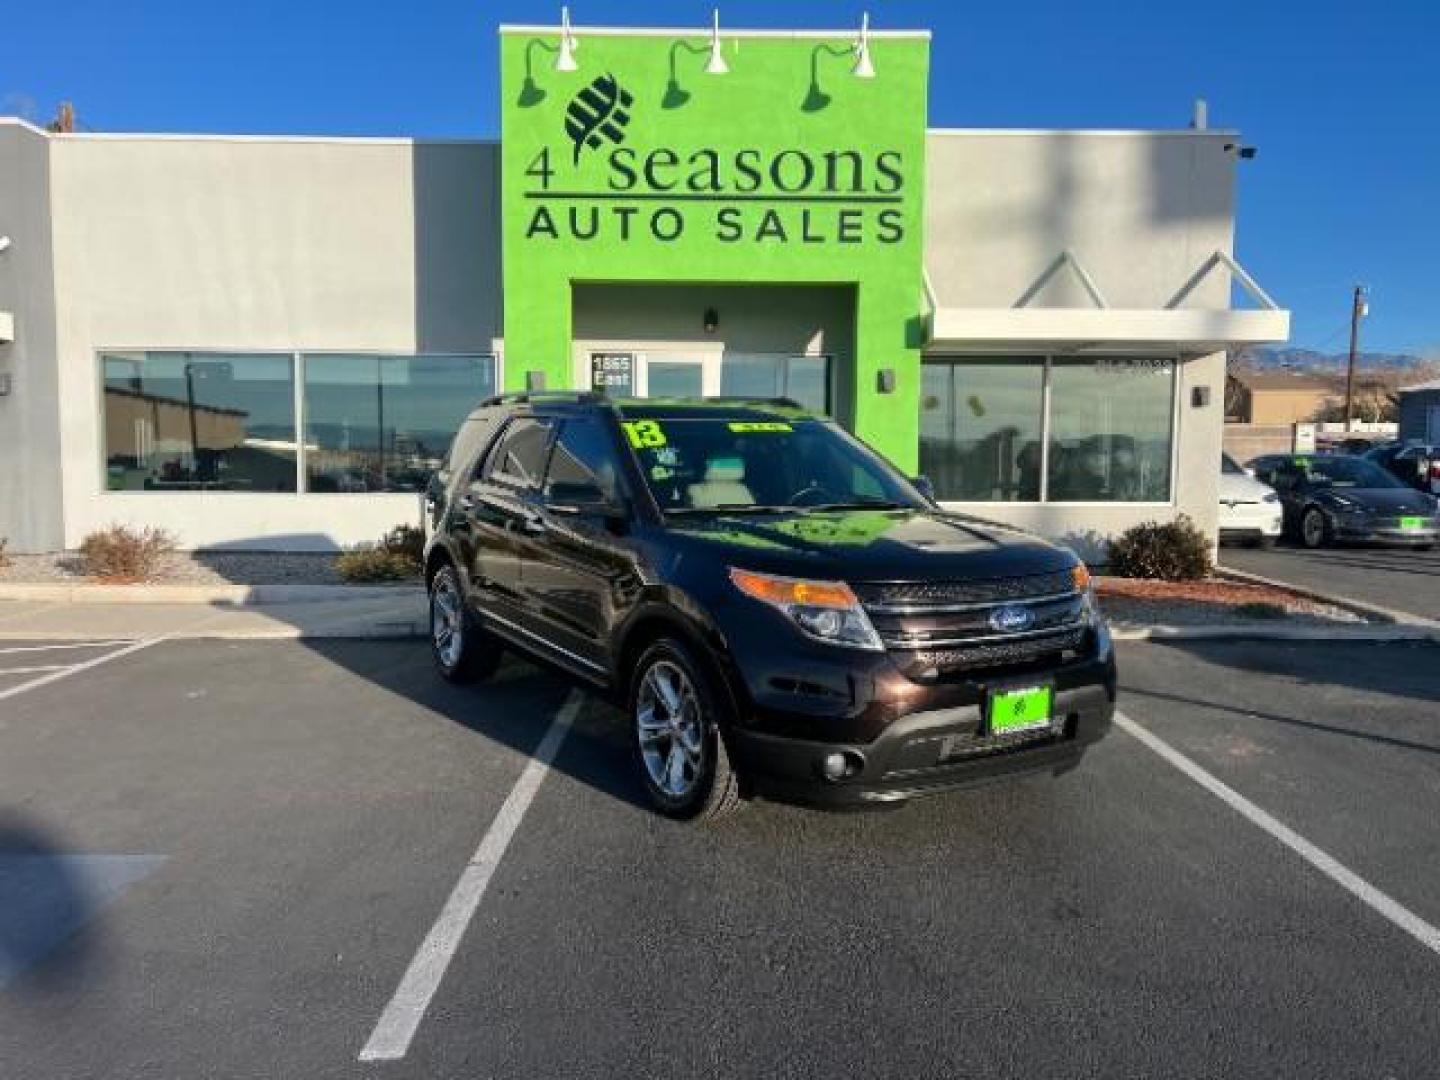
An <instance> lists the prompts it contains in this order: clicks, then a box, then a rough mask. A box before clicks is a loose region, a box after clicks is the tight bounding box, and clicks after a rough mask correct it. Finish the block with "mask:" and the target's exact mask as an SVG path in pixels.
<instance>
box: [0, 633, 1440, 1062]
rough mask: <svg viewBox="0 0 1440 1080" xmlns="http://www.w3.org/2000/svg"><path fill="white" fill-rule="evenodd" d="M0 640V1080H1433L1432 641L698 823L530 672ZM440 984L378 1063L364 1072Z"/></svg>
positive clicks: (1245, 646) (1190, 677) (1243, 674)
mask: <svg viewBox="0 0 1440 1080" xmlns="http://www.w3.org/2000/svg"><path fill="white" fill-rule="evenodd" d="M0 649H4V650H10V651H5V652H0V669H14V668H21V667H32V668H33V667H44V666H47V665H48V666H53V667H54V668H55V670H54V671H51V672H48V673H47V672H26V673H22V674H18V675H17V674H9V675H5V676H3V678H5V679H8V680H9V681H8V682H4V683H0V793H3V794H0V1074H3V1075H6V1076H27V1077H28V1076H35V1077H40V1076H55V1077H60V1076H63V1077H67V1078H81V1077H101V1076H104V1077H151V1076H154V1077H175V1076H206V1077H231V1076H236V1077H239V1076H244V1077H254V1076H284V1077H290V1076H295V1077H305V1078H320V1077H342V1076H381V1077H389V1076H395V1077H406V1076H425V1077H452V1076H454V1077H458V1076H467V1077H468V1076H496V1077H512V1076H526V1077H529V1076H535V1077H547V1078H549V1077H569V1076H575V1077H580V1076H585V1077H594V1076H617V1077H619V1076H623V1077H635V1076H666V1077H668V1076H681V1075H686V1076H695V1075H707V1076H787V1077H788V1076H827V1077H830V1076H837V1075H838V1076H852V1075H853V1076H947V1077H956V1076H987V1077H988V1076H1026V1077H1039V1076H1200V1075H1204V1076H1222V1075H1223V1076H1264V1077H1279V1076H1294V1077H1316V1076H1373V1077H1422V1076H1433V1075H1434V1073H1435V1061H1436V1060H1437V1059H1440V1029H1437V1026H1436V1024H1435V1022H1434V1021H1435V1017H1436V1016H1437V1015H1440V937H1437V938H1435V939H1431V940H1427V939H1426V938H1425V934H1426V931H1427V929H1428V930H1429V932H1430V933H1432V934H1433V933H1434V927H1435V925H1436V924H1440V858H1437V855H1440V836H1437V831H1436V829H1435V826H1434V823H1435V822H1436V821H1437V820H1440V780H1437V767H1440V648H1436V647H1434V646H1429V645H1419V644H1395V645H1374V644H1369V645H1365V644H1336V645H1325V644H1318V645H1317V644H1302V645H1291V644H1285V643H1257V642H1236V643H1225V644H1221V643H1213V644H1202V643H1191V644H1187V645H1180V644H1178V643H1177V644H1172V645H1160V644H1150V645H1130V646H1126V647H1124V648H1123V651H1122V655H1121V664H1122V678H1123V682H1124V685H1125V691H1124V695H1123V698H1122V708H1123V709H1124V711H1125V713H1126V714H1127V716H1128V717H1129V723H1130V724H1131V725H1133V730H1125V729H1121V730H1117V731H1116V732H1115V733H1114V734H1113V735H1112V737H1111V738H1110V739H1109V740H1107V741H1106V742H1105V743H1103V744H1101V746H1100V747H1098V748H1097V749H1096V750H1095V751H1094V752H1093V753H1092V754H1091V755H1090V756H1089V758H1088V759H1087V760H1086V762H1085V763H1084V765H1082V767H1081V768H1080V769H1079V770H1076V771H1075V772H1072V773H1070V774H1067V775H1066V776H1063V777H1061V778H1059V779H1058V780H1051V779H1050V778H1048V777H1047V778H1043V779H1039V780H1032V781H1026V782H1022V783H1018V784H1012V785H1008V786H997V787H991V788H984V789H979V790H976V791H974V792H970V793H966V794H962V795H958V796H949V797H944V798H940V799H936V800H931V801H928V802H922V803H916V804H914V805H912V806H910V807H907V808H904V809H902V810H899V811H894V812H870V813H860V814H844V815H827V814H819V813H814V812H810V811H806V810H802V809H797V808H792V807H786V806H778V805H773V804H763V803H758V804H754V805H752V806H750V807H748V808H747V809H746V811H745V812H744V813H742V814H741V815H740V816H739V817H738V818H736V819H734V820H733V821H732V822H731V823H729V824H727V825H725V826H723V827H720V828H701V829H696V828H693V827H686V826H680V825H675V824H672V823H670V822H667V821H664V820H662V819H660V818H657V817H655V816H654V815H652V814H651V813H649V812H648V811H647V810H645V809H643V808H642V806H641V805H640V799H641V794H640V792H639V790H638V788H637V785H636V783H635V782H634V780H633V779H632V778H631V776H630V773H629V771H628V762H627V760H626V757H625V753H624V749H623V744H622V741H621V739H622V736H621V734H620V729H619V728H618V726H617V718H616V715H615V714H614V713H612V712H610V711H609V710H608V709H607V708H605V707H604V706H603V705H601V704H599V703H596V702H593V701H590V700H589V699H585V698H583V697H581V696H579V695H576V696H574V697H572V696H571V692H570V690H569V689H568V688H567V687H566V686H565V685H564V684H562V683H560V682H559V681H558V680H556V679H555V678H553V677H551V676H550V675H548V674H546V673H544V672H543V671H541V670H539V669H537V668H534V667H531V666H529V665H526V664H521V663H518V662H517V663H513V664H509V665H507V666H506V668H504V669H503V671H502V673H501V677H500V678H499V679H498V680H497V681H496V682H494V683H492V684H489V685H486V686H484V687H481V688H475V689H457V688H454V687H450V686H448V685H446V684H443V683H442V682H440V681H439V680H438V679H437V678H435V677H434V676H433V675H432V674H431V672H430V670H429V667H428V657H427V655H426V650H425V647H424V645H423V644H421V643H418V642H398V641H396V642H358V641H357V642H338V641H337V642H330V643H325V642H313V643H299V642H202V641H172V642H160V643H156V644H153V645H149V646H148V647H143V648H133V647H132V646H127V645H124V644H120V643H113V642H112V643H101V644H97V645H94V646H92V647H91V648H90V649H89V650H88V651H86V650H84V649H68V650H63V651H62V650H54V649H51V648H49V645H48V644H47V643H45V642H30V643H27V642H0ZM22 649H30V650H32V651H23V652H22V651H16V650H22ZM123 649H133V651H130V652H128V653H124V654H121V650H123ZM106 657H109V659H106ZM78 664H89V665H90V666H87V667H84V668H81V669H79V670H75V671H62V670H60V669H62V668H66V667H68V666H70V665H78ZM47 678H48V679H50V681H49V682H46V683H43V684H39V683H37V680H39V679H47ZM27 684H34V685H31V686H30V688H28V689H27V688H26V685H27ZM567 702H569V703H570V704H569V705H567ZM557 715H563V716H564V717H565V718H566V719H573V723H571V724H570V725H569V727H568V728H567V727H566V726H565V725H564V724H563V723H562V724H558V725H557V724H556V722H555V721H554V718H555V717H556V716H557ZM547 733H548V735H547ZM1137 733H1138V734H1137ZM562 736H563V742H561V741H558V740H559V738H560V737H562ZM1157 739H1158V740H1160V742H1156V741H1155V740H1157ZM542 740H548V741H547V742H546V745H545V746H544V747H542ZM537 749H538V750H540V751H541V752H540V758H541V760H543V759H545V758H546V757H547V756H549V755H550V754H551V753H552V752H553V764H552V765H551V767H550V768H549V770H548V772H546V771H545V770H544V769H543V768H541V767H539V766H538V765H537V764H536V763H535V755H536V753H537ZM1177 753H1178V754H1180V755H1183V761H1184V762H1185V763H1188V765H1187V767H1188V768H1190V769H1192V771H1191V772H1190V773H1187V772H1183V771H1182V770H1181V768H1177V766H1176V764H1175V761H1176V760H1179V759H1174V758H1173V755H1175V754H1177ZM1162 754H1169V755H1172V757H1171V758H1170V759H1167V757H1165V756H1162ZM522 778H528V779H522ZM1205 778H1208V781H1207V780H1206V779H1205ZM1212 782H1213V783H1212ZM1207 783H1210V785H1211V786H1207ZM1215 785H1220V786H1215ZM517 790H523V792H524V793H525V797H526V798H528V799H529V801H528V802H526V801H525V799H521V800H519V802H518V803H517V800H516V797H515V794H514V793H515V792H516V791H517ZM1225 792H1230V793H1231V795H1233V796H1234V798H1233V799H1232V800H1231V801H1226V799H1227V798H1228V796H1225V794H1224V793H1225ZM1237 806H1241V807H1247V806H1248V807H1252V808H1255V809H1256V810H1257V811H1258V816H1256V815H1249V816H1247V813H1248V812H1241V811H1240V810H1238V809H1237ZM1267 815H1269V816H1270V817H1268V818H1267ZM1266 821H1270V822H1271V823H1272V824H1279V825H1280V827H1281V828H1282V829H1287V828H1288V830H1292V831H1293V832H1292V834H1291V838H1292V840H1293V841H1298V842H1299V846H1298V847H1297V844H1296V843H1294V842H1291V843H1290V844H1289V846H1287V843H1286V842H1282V840H1281V839H1278V838H1277V835H1276V833H1275V832H1274V831H1273V830H1271V831H1267V829H1269V826H1268V825H1266V824H1265V822H1266ZM497 829H500V830H501V831H502V832H504V834H505V837H506V838H508V841H509V843H508V846H505V845H503V844H502V845H500V846H499V848H498V850H497V847H496V845H495V844H494V843H491V842H490V840H491V838H493V837H494V836H495V834H496V830H497ZM487 844H488V846H487ZM1305 845H1308V847H1305ZM1302 848H1303V851H1304V854H1302V853H1301V849H1302ZM1327 860H1328V862H1327ZM1337 868H1338V869H1337ZM1346 874H1349V875H1351V876H1352V877H1351V878H1345V875H1346ZM477 875H479V876H480V877H483V879H484V881H485V883H486V885H487V887H485V888H484V889H483V891H482V894H481V895H480V896H479V897H478V898H476V897H474V896H473V895H471V899H472V900H474V901H475V902H474V903H473V905H470V906H469V908H468V910H469V911H470V914H469V915H468V916H467V917H466V918H465V919H464V920H463V921H462V922H461V923H459V924H457V923H456V922H455V918H454V917H455V916H457V912H458V913H459V914H464V913H465V912H464V911H463V910H461V909H464V908H466V905H465V904H463V903H461V904H460V905H459V907H458V908H457V906H456V904H457V901H456V896H457V894H458V893H460V892H462V891H463V890H462V889H457V881H458V882H460V883H461V884H462V885H463V883H464V882H465V881H467V880H469V881H471V882H472V883H473V882H474V881H475V880H476V876H477ZM1342 880H1343V881H1349V882H1350V884H1349V886H1348V887H1347V886H1345V885H1344V884H1342ZM1357 883H1358V884H1357ZM1367 890H1368V891H1367ZM462 899H463V898H462ZM1406 916H1409V918H1410V920H1411V921H1410V922H1409V923H1407V922H1406V919H1405V917H1406ZM447 920H448V921H447ZM437 927H441V928H445V927H448V928H449V930H450V931H457V930H458V931H459V932H458V934H451V935H450V936H449V937H448V938H445V940H446V941H448V943H449V946H451V948H450V950H449V951H448V952H447V951H444V950H442V951H441V952H439V953H436V952H433V951H432V952H430V953H427V952H426V950H425V948H424V946H423V943H425V942H427V940H432V941H433V934H434V931H435V929H436V928H437ZM427 935H432V937H431V938H428V939H427ZM444 936H445V935H442V937H444ZM417 951H418V953H419V959H418V960H417ZM436 963H438V964H439V968H440V978H439V979H438V982H437V983H436V984H435V987H434V993H433V996H431V997H429V998H426V999H424V1000H423V1001H416V1000H413V999H412V1000H409V1001H401V1005H402V1006H404V1008H409V1009H412V1010H413V1009H415V1008H419V1009H420V1013H419V1015H418V1019H417V1023H416V1026H415V1027H414V1030H413V1038H410V1039H409V1041H408V1042H407V1044H406V1045H405V1047H404V1050H403V1056H395V1057H394V1058H393V1059H391V1060H378V1061H370V1060H361V1056H362V1051H363V1050H364V1049H365V1048H366V1047H367V1045H370V1044H371V1043H372V1041H373V1040H374V1038H375V1033H376V1031H377V1027H380V1026H383V1024H382V1017H383V1016H385V1015H391V1016H392V1017H393V1015H394V1014H393V1008H394V1002H395V999H397V998H403V997H404V995H403V994H397V988H398V987H401V986H402V982H403V981H404V980H405V979H406V978H407V971H411V970H413V969H415V967H416V966H417V964H418V965H419V966H420V967H421V968H424V967H425V966H426V965H427V964H428V965H430V966H431V968H432V969H433V967H434V966H435V965H436ZM403 1011H404V1009H402V1012H403Z"/></svg>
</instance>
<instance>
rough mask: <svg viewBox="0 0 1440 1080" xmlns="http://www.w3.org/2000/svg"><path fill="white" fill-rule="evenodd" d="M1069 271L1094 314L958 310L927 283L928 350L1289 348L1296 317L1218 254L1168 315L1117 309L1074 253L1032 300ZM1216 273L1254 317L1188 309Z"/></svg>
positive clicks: (1053, 269)
mask: <svg viewBox="0 0 1440 1080" xmlns="http://www.w3.org/2000/svg"><path fill="white" fill-rule="evenodd" d="M1066 266H1068V267H1069V268H1070V269H1071V270H1072V271H1073V272H1074V273H1075V274H1076V276H1077V277H1078V278H1079V279H1080V282H1081V284H1083V285H1084V287H1085V291H1086V293H1087V294H1088V295H1089V296H1090V299H1091V300H1092V301H1093V302H1094V304H1095V306H1094V307H1089V308H1084V307H1080V308H1045V307H1029V306H1027V304H1026V300H1025V299H1023V298H1022V300H1021V302H1020V303H1019V304H1017V305H1016V306H1015V307H1010V308H957V307H945V306H943V305H942V304H940V303H939V302H938V300H937V298H936V297H935V295H934V291H933V289H931V287H930V285H929V282H928V280H927V282H926V292H927V299H928V300H929V302H930V305H931V308H930V314H929V317H928V319H927V331H928V333H927V335H926V345H927V347H930V348H941V349H945V350H947V351H976V352H981V351H994V350H998V349H1005V350H1013V349H1044V350H1055V351H1062V352H1076V353H1086V352H1105V351H1111V350H1118V351H1124V352H1135V351H1142V350H1144V351H1148V350H1156V351H1162V352H1166V353H1172V352H1173V353H1178V354H1179V355H1181V356H1201V355H1204V354H1206V353H1213V352H1219V351H1220V350H1222V349H1227V348H1230V347H1232V346H1235V345H1259V344H1263V343H1268V342H1278V341H1285V340H1286V339H1287V338H1289V336H1290V313H1289V312H1288V311H1284V310H1282V309H1281V308H1280V307H1279V306H1278V305H1276V303H1275V302H1274V301H1273V300H1272V299H1271V298H1270V297H1269V295H1268V294H1267V293H1266V292H1265V291H1264V290H1263V289H1261V288H1260V286H1259V285H1257V284H1256V283H1255V281H1254V279H1253V278H1251V277H1250V275H1249V274H1247V273H1246V272H1245V270H1244V269H1243V268H1242V267H1241V266H1240V265H1239V264H1238V263H1237V262H1235V260H1234V259H1232V258H1231V257H1230V256H1229V255H1227V254H1225V253H1224V252H1222V251H1217V252H1215V253H1214V254H1213V255H1211V256H1210V258H1209V259H1207V260H1206V261H1205V263H1204V264H1203V265H1202V266H1201V267H1200V269H1199V270H1197V271H1196V272H1195V274H1194V275H1193V276H1192V277H1191V278H1190V280H1189V281H1187V282H1186V283H1185V285H1184V286H1183V287H1182V288H1181V289H1180V291H1179V292H1178V293H1176V295H1175V296H1174V297H1173V298H1172V299H1171V300H1170V302H1169V304H1167V305H1166V306H1165V307H1163V308H1154V309H1148V308H1145V309H1135V308H1112V307H1110V306H1109V305H1108V304H1107V303H1106V302H1105V297H1104V295H1103V294H1102V293H1101V292H1100V290H1099V288H1098V287H1097V286H1096V284H1095V281H1094V279H1093V278H1091V276H1090V274H1089V273H1088V272H1087V271H1086V270H1085V268H1084V266H1083V265H1081V263H1080V261H1079V259H1078V258H1076V256H1075V255H1074V253H1073V252H1070V251H1066V252H1062V253H1061V255H1060V256H1059V257H1058V258H1057V259H1056V260H1055V262H1054V263H1052V264H1051V266H1050V267H1049V269H1047V270H1046V271H1045V273H1044V274H1043V275H1041V277H1040V279H1039V280H1038V281H1037V282H1036V283H1035V285H1034V286H1032V288H1031V289H1030V290H1029V292H1028V293H1027V294H1026V296H1027V298H1028V297H1029V296H1032V295H1034V294H1036V293H1038V292H1039V291H1040V289H1041V288H1042V287H1043V286H1044V285H1045V283H1046V282H1047V281H1049V279H1050V278H1051V277H1053V276H1054V275H1055V274H1056V273H1058V272H1059V271H1060V270H1061V269H1062V268H1064V267H1066ZM1217 266H1224V267H1226V268H1227V269H1228V270H1229V271H1230V272H1231V273H1232V274H1233V275H1234V276H1235V280H1237V281H1238V282H1239V283H1240V284H1241V286H1242V287H1243V288H1244V289H1245V291H1246V292H1247V293H1249V295H1250V296H1251V297H1252V298H1253V299H1254V300H1255V301H1256V303H1257V304H1258V305H1259V307H1258V308H1254V309H1241V308H1230V309H1214V308H1187V307H1182V306H1181V305H1182V304H1183V303H1184V301H1185V299H1186V297H1188V296H1189V295H1190V294H1191V293H1192V292H1193V291H1194V290H1195V287H1196V286H1197V285H1199V284H1200V282H1201V281H1203V280H1204V278H1205V277H1206V276H1207V275H1208V274H1209V273H1210V272H1211V271H1212V270H1214V269H1215V268H1216V267H1217Z"/></svg>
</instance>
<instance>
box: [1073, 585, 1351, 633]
mask: <svg viewBox="0 0 1440 1080" xmlns="http://www.w3.org/2000/svg"><path fill="white" fill-rule="evenodd" d="M1096 589H1097V591H1098V592H1099V595H1100V607H1101V610H1102V611H1104V613H1105V616H1106V618H1107V619H1109V620H1110V621H1111V622H1112V623H1115V624H1117V625H1122V626H1125V625H1165V626H1214V625H1218V624H1221V623H1227V624H1234V623H1247V622H1253V623H1255V624H1256V625H1263V624H1264V623H1266V622H1270V623H1275V624H1277V625H1282V624H1283V625H1286V626H1365V625H1371V624H1373V623H1374V622H1375V621H1376V620H1371V619H1367V618H1366V617H1365V616H1363V615H1359V614H1357V613H1355V612H1353V611H1350V610H1348V609H1347V608H1341V607H1336V606H1335V605H1333V604H1325V603H1321V602H1320V601H1318V600H1311V599H1309V598H1308V597H1304V596H1300V595H1298V594H1296V593H1292V592H1290V591H1288V590H1286V589H1280V588H1276V587H1274V586H1271V585H1250V584H1246V583H1242V582H1236V581H1224V580H1220V579H1214V578H1211V579H1207V580H1204V581H1148V580H1141V579H1138V578H1112V577H1102V578H1097V579H1096Z"/></svg>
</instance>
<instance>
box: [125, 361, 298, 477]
mask: <svg viewBox="0 0 1440 1080" xmlns="http://www.w3.org/2000/svg"><path fill="white" fill-rule="evenodd" d="M100 363H101V369H102V374H103V379H104V386H105V405H104V411H105V471H106V484H107V486H108V487H109V488H110V490H112V491H294V490H295V468H296V466H295V371H294V359H293V358H292V357H291V356H289V355H283V356H276V355H263V354H244V353H203V354H202V353H189V352H174V353H164V352H135V353H102V354H101V357H100Z"/></svg>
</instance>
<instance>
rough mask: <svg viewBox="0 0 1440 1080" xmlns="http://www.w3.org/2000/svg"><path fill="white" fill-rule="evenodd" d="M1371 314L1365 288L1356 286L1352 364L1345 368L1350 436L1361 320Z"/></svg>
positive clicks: (1346, 405) (1353, 302)
mask: <svg viewBox="0 0 1440 1080" xmlns="http://www.w3.org/2000/svg"><path fill="white" fill-rule="evenodd" d="M1369 313H1370V304H1369V302H1368V301H1367V299H1366V294H1365V286H1364V285H1356V286H1355V296H1354V299H1353V300H1352V301H1351V303H1350V362H1349V363H1348V364H1347V365H1346V368H1345V431H1346V433H1347V434H1348V433H1349V431H1350V425H1351V423H1352V422H1353V419H1354V416H1355V353H1356V351H1357V349H1358V347H1359V345H1360V320H1361V319H1363V318H1364V317H1365V316H1366V315H1368V314H1369Z"/></svg>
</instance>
